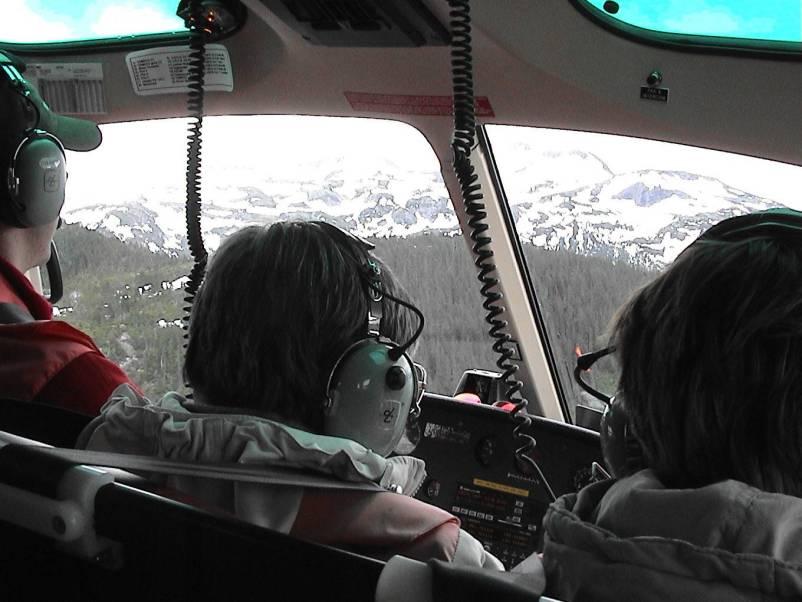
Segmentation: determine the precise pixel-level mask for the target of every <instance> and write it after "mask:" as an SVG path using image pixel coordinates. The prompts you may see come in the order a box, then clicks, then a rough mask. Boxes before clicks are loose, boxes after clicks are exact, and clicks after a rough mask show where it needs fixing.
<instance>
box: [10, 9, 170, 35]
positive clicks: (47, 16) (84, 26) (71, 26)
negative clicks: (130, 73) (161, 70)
mask: <svg viewBox="0 0 802 602" xmlns="http://www.w3.org/2000/svg"><path fill="white" fill-rule="evenodd" d="M177 5H178V3H177V2H176V1H175V0H135V1H133V0H60V1H57V2H50V1H48V0H3V16H2V19H0V42H6V43H13V44H47V43H59V42H81V41H87V40H99V39H121V38H129V37H131V36H142V35H152V34H165V33H172V32H183V31H184V22H183V21H182V20H181V19H180V18H179V17H177V16H176V14H175V12H176V7H177Z"/></svg>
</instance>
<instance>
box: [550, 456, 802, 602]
mask: <svg viewBox="0 0 802 602" xmlns="http://www.w3.org/2000/svg"><path fill="white" fill-rule="evenodd" d="M544 526H545V530H546V531H545V533H546V534H545V538H546V543H545V550H544V553H543V563H544V565H545V568H546V582H547V594H549V595H552V596H555V597H557V598H561V599H565V600H616V601H622V600H639V601H649V600H704V601H705V602H715V601H718V600H721V601H724V600H727V601H733V600H799V599H802V500H801V499H799V498H795V497H791V496H787V495H780V494H774V493H766V492H764V491H761V490H759V489H755V488H754V487H750V486H748V485H745V484H743V483H740V482H737V481H722V482H720V483H715V484H713V485H709V486H706V487H701V488H699V489H666V488H665V487H664V486H663V485H662V483H660V481H659V480H658V479H657V478H656V477H655V475H654V474H653V473H652V472H651V471H650V470H644V471H641V472H639V473H637V474H635V475H633V476H631V477H628V478H626V479H622V480H620V481H617V482H616V481H605V482H601V483H596V484H594V485H590V486H589V487H586V488H585V489H583V490H582V491H580V492H579V493H578V494H570V495H566V496H563V497H561V498H560V499H558V500H557V501H556V502H555V503H554V504H552V505H551V507H550V508H549V510H548V512H547V513H546V517H545V519H544Z"/></svg>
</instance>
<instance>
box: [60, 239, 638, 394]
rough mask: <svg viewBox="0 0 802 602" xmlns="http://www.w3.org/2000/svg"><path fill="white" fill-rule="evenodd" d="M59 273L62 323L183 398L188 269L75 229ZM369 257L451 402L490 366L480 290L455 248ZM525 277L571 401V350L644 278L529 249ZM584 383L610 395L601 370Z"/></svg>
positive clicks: (437, 386) (390, 247) (590, 345)
mask: <svg viewBox="0 0 802 602" xmlns="http://www.w3.org/2000/svg"><path fill="white" fill-rule="evenodd" d="M56 241H57V243H58V245H59V251H60V255H61V258H62V268H63V272H64V279H65V283H64V288H65V295H64V299H62V301H60V302H59V304H58V306H59V309H60V313H61V317H63V318H65V319H67V320H68V321H70V322H71V323H73V324H75V325H76V326H78V327H79V328H82V329H83V330H85V331H86V332H88V333H89V334H91V335H92V336H93V337H94V338H95V341H96V342H97V343H98V345H99V346H100V347H101V349H103V351H104V352H105V353H107V354H108V355H109V357H111V358H112V359H113V360H114V361H116V362H118V363H120V364H121V365H122V366H123V367H124V368H125V369H126V371H127V372H128V373H129V374H130V375H131V377H132V378H133V380H135V381H136V382H137V383H138V384H140V386H141V387H142V388H143V389H144V390H145V392H146V394H147V395H148V396H150V397H158V396H160V395H161V394H162V393H164V392H165V391H167V390H171V389H179V390H180V389H181V388H182V379H181V362H182V351H183V347H182V344H183V339H182V334H183V331H182V330H181V328H180V319H181V317H182V311H183V310H182V306H183V301H182V299H183V291H182V290H180V284H181V282H182V281H181V278H182V277H183V276H184V275H185V274H187V272H188V269H189V266H190V265H191V264H190V261H189V260H188V259H186V258H176V257H171V256H169V255H167V254H160V253H152V252H150V251H149V250H147V249H146V248H144V247H142V246H139V245H137V244H135V243H130V242H129V243H122V242H120V241H119V240H117V239H116V238H110V237H106V236H103V235H101V234H99V233H97V232H94V231H89V230H87V229H85V228H83V227H81V226H77V225H71V226H66V227H65V228H62V229H61V230H60V231H59V232H58V233H57V237H56ZM376 244H377V253H378V254H379V255H380V256H381V257H382V258H383V259H384V260H385V261H386V262H387V263H388V264H389V265H390V266H391V267H392V269H393V271H394V272H395V273H396V275H397V276H398V278H399V279H400V280H401V282H403V283H404V284H405V285H406V288H407V290H408V291H409V293H410V295H411V296H412V298H413V299H414V300H415V301H416V302H417V304H418V305H419V307H420V308H421V310H422V311H423V312H424V314H425V315H426V329H425V331H424V335H423V337H422V339H421V342H420V344H419V346H418V350H417V353H416V355H415V359H416V360H417V361H420V362H421V363H423V364H424V365H425V366H426V367H427V369H428V371H429V380H430V387H429V388H430V389H431V390H433V391H435V392H440V393H451V392H452V391H453V388H454V386H455V385H456V383H457V381H458V380H459V377H460V375H461V374H462V371H463V370H464V369H466V368H487V369H493V368H494V366H495V356H494V354H493V353H492V351H491V349H490V342H489V339H488V337H487V335H486V330H487V329H486V325H485V323H484V319H483V310H482V307H481V301H482V299H481V296H480V294H479V285H478V282H477V280H476V277H475V272H474V268H473V265H472V263H471V261H470V255H469V253H468V251H467V248H466V246H465V242H464V240H463V239H462V238H460V237H449V236H442V235H439V234H421V235H416V236H411V237H407V238H388V239H379V240H377V241H376ZM525 254H526V257H527V261H528V263H529V266H530V269H531V271H532V279H533V281H534V282H535V285H536V288H537V291H538V295H539V301H540V303H541V307H542V311H543V314H544V318H545V320H546V324H547V328H548V335H549V337H550V340H551V344H552V347H553V349H554V353H555V356H556V357H557V360H558V365H559V366H560V367H561V368H560V376H561V378H562V380H563V383H564V385H565V386H566V391H567V393H568V394H569V398H571V399H573V400H574V401H575V400H576V399H578V392H577V391H576V389H575V387H574V386H573V384H572V381H571V379H570V373H571V369H572V366H573V363H574V358H575V348H576V347H577V345H578V346H580V347H581V348H582V350H585V351H588V350H592V349H594V348H596V347H597V346H598V345H600V344H604V341H603V340H601V339H599V336H600V335H602V334H603V332H604V331H605V328H606V326H607V323H608V321H609V319H610V317H611V316H612V314H613V312H614V311H615V309H616V307H617V306H618V305H619V304H620V303H621V302H622V301H623V300H624V299H625V298H626V297H627V296H628V294H629V293H630V291H632V290H633V289H634V288H635V287H637V286H638V285H639V284H640V283H642V282H644V281H645V280H646V279H647V278H648V277H649V274H648V273H646V272H643V271H640V270H636V269H633V268H631V267H629V266H627V265H623V264H618V265H615V264H612V263H610V262H609V261H607V260H604V259H598V258H589V257H582V256H579V255H575V254H573V253H570V252H564V251H563V252H560V251H544V250H541V249H537V248H535V247H532V246H530V245H526V246H525ZM594 372H596V373H595V374H593V375H592V376H591V378H592V379H593V380H594V382H595V383H596V384H597V385H598V386H599V387H604V388H606V389H608V390H609V389H611V388H612V387H614V379H613V378H612V377H611V376H610V375H609V372H607V373H605V372H604V371H603V370H599V369H597V370H594Z"/></svg>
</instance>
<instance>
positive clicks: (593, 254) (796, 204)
mask: <svg viewBox="0 0 802 602" xmlns="http://www.w3.org/2000/svg"><path fill="white" fill-rule="evenodd" d="M487 130H488V135H489V137H490V141H491V144H492V146H493V153H494V156H495V159H496V162H497V164H498V169H499V173H500V176H501V179H502V182H503V185H504V189H505V192H506V195H507V199H508V201H509V204H510V208H511V211H512V215H513V218H514V220H515V226H516V229H517V232H518V235H519V237H520V240H521V243H522V246H523V249H524V255H525V258H526V262H527V267H528V270H529V273H530V276H531V278H532V281H533V283H534V287H535V291H536V295H537V298H538V301H539V303H540V307H541V311H542V313H543V318H544V322H545V326H546V330H547V334H548V336H549V340H550V342H551V345H552V350H553V352H554V354H555V358H556V360H557V363H558V375H559V378H560V380H561V382H562V384H563V387H564V389H565V391H566V393H567V395H568V401H569V406H570V407H571V409H572V411H573V410H574V408H575V406H576V404H577V403H581V404H583V405H588V406H592V407H597V408H600V402H598V401H597V400H595V399H594V398H592V397H591V396H589V395H587V394H585V393H584V392H582V391H581V390H580V389H579V387H578V386H577V385H575V383H574V381H573V369H574V366H575V365H576V356H577V355H578V354H581V353H584V352H588V351H593V350H596V349H600V348H602V347H605V346H606V345H607V343H608V341H607V338H606V333H607V327H608V325H609V323H610V320H611V318H612V317H613V315H614V313H615V311H616V309H617V308H618V307H619V306H620V305H621V304H622V303H623V302H624V301H625V300H626V299H627V298H628V297H629V296H630V295H631V294H632V292H633V291H634V290H635V289H637V288H638V287H639V286H640V285H642V284H644V283H646V282H648V281H649V280H650V279H652V278H654V276H655V275H656V274H657V273H658V272H659V271H660V270H661V269H662V268H663V267H665V266H666V265H667V264H669V263H670V262H671V261H672V260H673V259H674V258H675V257H676V256H677V255H678V254H679V253H680V251H682V249H684V248H685V247H686V246H687V245H688V244H690V243H691V242H692V241H693V240H694V239H695V238H696V237H697V236H698V235H699V234H700V233H701V232H702V231H703V230H704V229H706V228H707V227H709V226H710V225H712V224H713V223H715V222H718V221H720V220H722V219H724V218H727V217H731V216H733V215H739V214H742V213H747V212H751V211H758V210H761V209H767V208H770V207H791V208H794V209H802V200H800V198H799V195H798V188H799V182H800V181H802V167H797V166H792V165H787V164H783V163H777V162H772V161H766V160H762V159H756V158H752V157H744V156H741V155H734V154H730V153H723V152H718V151H712V150H707V149H701V148H693V147H687V146H682V145H678V144H669V143H664V142H657V141H653V140H640V139H635V138H627V137H623V136H612V135H605V134H594V133H586V132H574V131H564V130H550V129H540V128H529V127H517V126H492V125H491V126H488V127H487ZM586 378H587V380H588V381H590V382H591V383H592V384H593V386H594V387H595V388H596V389H599V390H602V391H604V392H606V393H609V394H612V393H614V392H615V388H616V383H617V369H616V366H615V365H614V359H613V358H612V357H610V358H606V359H604V360H601V361H600V362H598V363H597V364H596V365H594V367H593V369H592V371H591V372H590V373H589V374H588V375H587V376H586Z"/></svg>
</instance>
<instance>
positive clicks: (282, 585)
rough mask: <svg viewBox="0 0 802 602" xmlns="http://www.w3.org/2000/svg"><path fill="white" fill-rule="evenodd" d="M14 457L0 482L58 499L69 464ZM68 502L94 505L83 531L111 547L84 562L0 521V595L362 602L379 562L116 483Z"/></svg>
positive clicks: (32, 452)
mask: <svg viewBox="0 0 802 602" xmlns="http://www.w3.org/2000/svg"><path fill="white" fill-rule="evenodd" d="M3 449H4V450H5V448H3ZM23 451H24V452H25V453H23V454H20V453H15V456H14V457H15V458H16V460H15V462H5V463H2V462H0V484H4V485H5V486H6V487H11V488H14V489H15V490H20V491H23V492H24V493H25V494H27V495H29V496H32V497H33V498H35V497H36V496H39V499H43V498H56V497H59V493H58V492H62V491H65V488H64V487H63V486H62V485H63V482H64V481H65V479H66V478H67V477H65V476H64V475H66V474H67V473H68V472H69V471H70V470H74V466H75V465H74V464H71V463H69V462H66V461H64V460H58V461H54V459H53V458H52V457H50V458H48V456H47V455H45V454H39V453H37V452H36V449H35V448H30V447H26V448H25V449H24V450H23ZM20 464H24V466H20ZM26 474H27V475H28V476H27V477H26ZM73 476H74V475H73ZM73 489H74V488H73ZM70 499H71V498H70ZM75 499H76V500H77V503H78V504H79V505H82V504H83V503H84V502H85V501H86V500H87V499H89V500H93V501H91V504H90V505H91V514H92V515H93V516H92V520H91V523H90V524H91V529H92V530H93V533H94V535H96V536H97V539H98V540H99V541H103V542H108V541H111V542H115V544H114V545H112V546H108V545H106V546H104V547H103V551H102V552H99V553H97V554H96V555H95V556H94V557H93V558H90V559H86V558H85V557H77V556H76V555H75V548H74V547H73V548H69V546H68V545H66V544H63V543H57V542H55V541H54V540H53V539H49V538H48V537H45V536H43V535H37V534H36V533H33V532H31V531H28V530H26V529H23V528H22V527H21V526H20V523H21V522H22V521H20V522H14V520H11V519H9V520H8V522H0V540H2V541H3V545H2V546H0V599H8V600H34V599H35V600H40V599H50V598H52V595H51V594H52V592H54V591H55V592H58V596H57V598H59V599H63V600H88V601H92V600H137V601H138V602H141V601H143V600H191V601H192V602H197V600H208V599H221V600H227V599H236V600H238V601H240V600H260V601H264V600H269V599H276V600H290V601H294V600H299V601H300V600H354V601H356V602H359V601H365V602H369V601H371V600H373V596H374V591H375V588H376V583H377V581H378V577H379V574H380V572H381V570H382V568H383V566H384V563H382V562H379V561H377V560H374V559H371V558H367V557H364V556H359V555H357V554H353V553H349V552H345V551H341V550H337V549H334V548H330V547H327V546H323V545H319V544H314V543H310V542H305V541H301V540H298V539H295V538H293V537H290V536H288V535H284V534H281V533H278V532H274V531H270V530H268V529H264V528H261V527H258V526H255V525H251V524H248V523H245V522H242V521H240V520H237V519H236V518H234V517H232V516H229V515H224V514H215V513H212V512H208V511H205V510H201V509H199V508H196V507H193V506H190V505H187V504H185V503H182V502H179V501H176V500H172V499H168V498H165V497H162V496H160V495H156V494H153V493H149V492H146V491H142V490H139V489H136V488H133V487H129V486H126V485H121V484H119V483H116V482H113V483H109V484H105V485H102V486H101V487H99V489H97V490H96V491H95V492H93V493H92V494H91V497H87V496H86V495H84V493H82V492H81V491H78V493H77V497H76V498H75ZM34 501H35V499H34ZM45 501H46V500H45ZM94 535H93V536H94Z"/></svg>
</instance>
